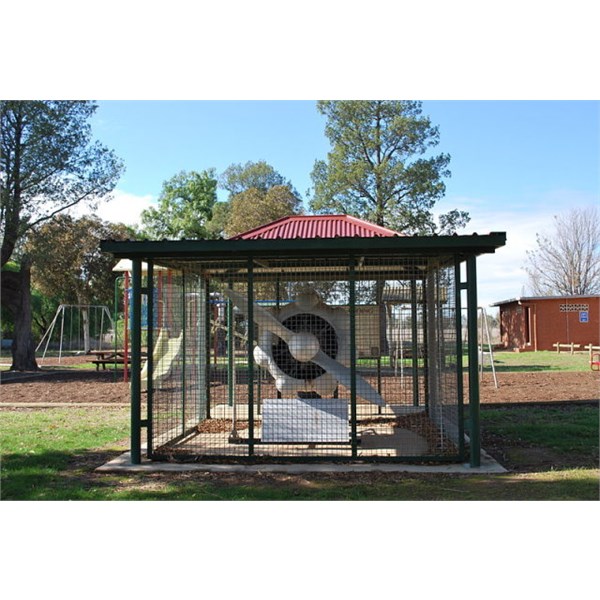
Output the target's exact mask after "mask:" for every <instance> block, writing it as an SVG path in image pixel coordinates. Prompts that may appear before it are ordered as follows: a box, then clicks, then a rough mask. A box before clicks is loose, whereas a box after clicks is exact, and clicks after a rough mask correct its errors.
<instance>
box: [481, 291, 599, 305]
mask: <svg viewBox="0 0 600 600" xmlns="http://www.w3.org/2000/svg"><path fill="white" fill-rule="evenodd" d="M583 298H599V299H600V294H582V295H581V294H580V295H577V296H519V297H517V298H509V299H508V300H501V301H500V302H494V304H490V306H502V305H504V304H512V303H513V302H533V301H538V300H581V299H583Z"/></svg>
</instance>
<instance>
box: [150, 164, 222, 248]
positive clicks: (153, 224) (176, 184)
mask: <svg viewBox="0 0 600 600" xmlns="http://www.w3.org/2000/svg"><path fill="white" fill-rule="evenodd" d="M216 201H217V180H216V178H215V173H214V169H209V170H205V171H202V172H201V173H198V172H196V171H189V172H187V171H181V172H180V173H177V175H174V176H173V177H171V179H169V180H167V181H165V182H164V183H163V188H162V191H161V194H160V196H159V198H158V207H157V208H149V209H146V210H144V211H143V212H142V215H141V220H142V232H143V234H144V235H145V236H147V237H148V238H150V239H170V240H179V239H203V238H206V237H207V233H208V232H207V224H208V223H209V222H210V220H211V219H212V216H213V213H212V211H213V207H214V205H215V203H216Z"/></svg>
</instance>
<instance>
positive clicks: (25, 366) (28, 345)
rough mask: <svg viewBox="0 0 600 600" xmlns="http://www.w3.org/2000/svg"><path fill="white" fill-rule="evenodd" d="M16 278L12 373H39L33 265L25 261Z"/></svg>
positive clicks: (13, 311) (13, 305)
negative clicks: (34, 330)
mask: <svg viewBox="0 0 600 600" xmlns="http://www.w3.org/2000/svg"><path fill="white" fill-rule="evenodd" d="M13 275H15V276H16V283H17V285H16V288H15V289H14V292H15V293H14V295H13V298H12V300H13V302H11V304H12V313H13V315H14V324H15V337H14V339H13V344H12V361H13V362H12V365H11V367H10V370H11V371H37V370H38V369H39V367H38V364H37V362H36V360H35V346H34V344H33V335H32V332H31V264H30V263H29V262H28V261H24V262H23V264H22V265H21V270H20V271H19V272H18V273H13Z"/></svg>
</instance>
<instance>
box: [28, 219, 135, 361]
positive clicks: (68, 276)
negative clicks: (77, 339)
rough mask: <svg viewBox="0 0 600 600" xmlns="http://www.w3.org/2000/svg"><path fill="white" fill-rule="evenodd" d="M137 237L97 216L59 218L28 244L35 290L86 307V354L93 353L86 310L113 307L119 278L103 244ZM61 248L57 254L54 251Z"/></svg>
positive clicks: (83, 312)
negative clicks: (105, 305)
mask: <svg viewBox="0 0 600 600" xmlns="http://www.w3.org/2000/svg"><path fill="white" fill-rule="evenodd" d="M132 237H133V235H132V231H131V229H130V228H129V227H127V226H126V225H122V224H115V223H108V222H104V221H102V220H101V219H99V218H98V217H96V216H92V217H83V218H81V219H73V218H72V217H70V216H68V215H57V216H56V217H55V218H54V219H53V220H52V221H49V222H47V223H45V224H44V225H42V226H41V227H40V229H39V230H38V231H37V232H36V235H34V236H32V238H31V239H30V240H29V241H28V242H27V243H26V245H25V249H26V252H27V254H28V255H29V256H31V258H32V259H33V267H32V273H31V274H32V283H33V286H34V287H35V288H36V289H37V290H39V291H40V292H42V294H45V295H46V296H48V297H50V298H57V299H58V300H59V301H60V303H61V304H78V305H80V306H82V309H81V310H82V318H83V323H84V328H83V331H84V346H85V348H84V349H85V351H88V350H89V349H90V340H89V338H88V337H85V336H86V334H87V333H89V328H88V327H86V324H89V318H90V315H89V314H88V310H87V309H85V308H83V307H84V306H86V305H90V304H112V302H113V300H114V281H115V278H116V274H115V273H113V271H112V268H113V267H114V265H115V260H114V258H113V257H112V256H110V255H108V254H105V253H102V252H100V241H101V240H106V239H112V240H126V239H131V238H132ZM57 247H59V248H61V252H59V253H57V252H54V251H53V250H54V249H55V248H57Z"/></svg>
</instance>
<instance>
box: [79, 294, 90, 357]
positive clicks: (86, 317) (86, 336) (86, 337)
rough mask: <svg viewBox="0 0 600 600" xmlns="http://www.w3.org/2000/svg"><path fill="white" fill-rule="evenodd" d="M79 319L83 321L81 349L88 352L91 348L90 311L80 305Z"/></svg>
mask: <svg viewBox="0 0 600 600" xmlns="http://www.w3.org/2000/svg"><path fill="white" fill-rule="evenodd" d="M81 319H82V322H83V351H84V352H85V353H86V354H88V353H89V351H90V350H91V349H92V345H91V343H90V312H89V309H88V308H84V307H83V306H82V307H81Z"/></svg>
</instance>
